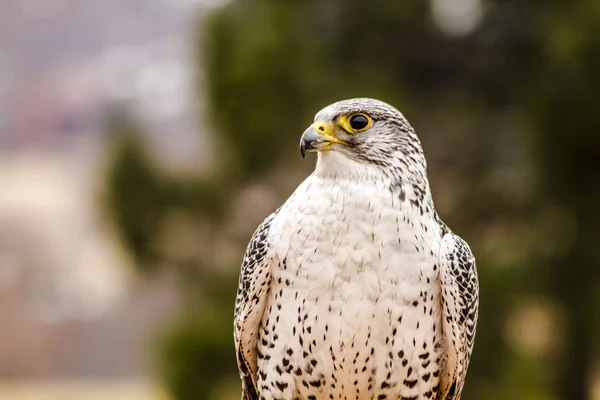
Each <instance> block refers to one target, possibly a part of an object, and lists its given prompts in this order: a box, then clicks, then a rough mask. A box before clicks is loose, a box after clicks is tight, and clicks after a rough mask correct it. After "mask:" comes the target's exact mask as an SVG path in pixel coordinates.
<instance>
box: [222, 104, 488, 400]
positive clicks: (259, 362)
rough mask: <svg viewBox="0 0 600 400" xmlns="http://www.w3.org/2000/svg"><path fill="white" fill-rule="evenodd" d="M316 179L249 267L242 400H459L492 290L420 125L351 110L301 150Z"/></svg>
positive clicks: (241, 320)
mask: <svg viewBox="0 0 600 400" xmlns="http://www.w3.org/2000/svg"><path fill="white" fill-rule="evenodd" d="M300 152H301V154H302V156H303V157H304V155H305V153H306V152H317V164H316V168H315V170H314V172H313V173H312V174H311V175H310V176H309V177H308V178H307V179H306V180H305V181H304V182H302V183H301V184H300V186H299V187H298V188H297V189H296V191H295V192H294V193H293V194H292V195H291V197H290V198H289V199H288V200H287V201H286V202H285V203H284V204H283V205H282V206H281V207H280V208H279V209H278V210H277V211H275V212H274V213H273V214H271V215H270V216H269V217H268V218H266V219H265V220H264V222H263V223H262V224H261V225H260V226H259V227H258V229H257V230H256V232H255V233H254V235H253V236H252V238H251V240H250V243H249V245H248V248H247V251H246V254H245V256H244V260H243V264H242V267H241V275H240V280H239V289H238V292H237V298H236V305H235V321H234V331H235V332H234V337H235V348H236V353H237V361H238V366H239V370H240V376H241V379H242V393H243V394H242V400H258V399H264V400H272V399H277V400H300V399H302V400H321V399H323V400H326V399H331V400H334V399H343V400H362V399H377V400H384V399H390V400H392V399H393V400H396V399H402V400H416V399H443V400H450V399H459V398H460V395H461V391H462V388H463V384H464V382H465V376H466V373H467V366H468V364H469V359H470V356H471V351H472V348H473V341H474V338H475V328H476V324H477V310H478V299H479V288H478V287H479V285H478V280H477V271H476V268H475V258H474V257H473V254H472V253H471V250H470V248H469V246H468V245H467V243H466V242H465V241H464V240H462V239H461V238H460V237H458V236H457V235H455V234H454V233H452V231H450V229H449V228H448V227H447V226H446V225H445V224H444V223H443V222H442V221H441V220H440V218H439V217H438V214H437V213H436V210H435V207H434V204H433V200H432V197H431V192H430V188H429V183H428V180H427V172H426V168H427V167H426V162H425V157H424V155H423V151H422V148H421V144H420V142H419V139H418V138H417V136H416V134H415V132H414V130H413V128H412V127H411V126H410V125H409V123H408V121H407V120H406V119H405V118H404V116H403V115H402V114H401V113H400V112H399V111H398V110H396V109H395V108H394V107H392V106H390V105H389V104H386V103H384V102H381V101H378V100H374V99H366V98H359V99H351V100H344V101H340V102H337V103H334V104H331V105H329V106H328V107H326V108H324V109H323V110H321V111H319V112H318V113H317V115H316V117H315V121H314V123H313V124H312V125H311V126H310V127H309V128H308V129H307V130H306V131H305V132H304V133H303V135H302V137H301V139H300Z"/></svg>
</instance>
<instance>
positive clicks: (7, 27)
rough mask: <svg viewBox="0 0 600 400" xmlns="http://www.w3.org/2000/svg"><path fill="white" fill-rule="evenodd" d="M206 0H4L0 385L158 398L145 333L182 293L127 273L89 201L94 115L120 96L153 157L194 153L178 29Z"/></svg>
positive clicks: (190, 23)
mask: <svg viewBox="0 0 600 400" xmlns="http://www.w3.org/2000/svg"><path fill="white" fill-rule="evenodd" d="M216 3H218V2H215V1H208V0H207V1H188V0H165V1H163V0H150V1H139V0H124V1H123V0H118V1H116V0H108V1H101V2H96V1H79V0H52V1H44V0H6V1H2V2H0V314H1V315H2V316H3V329H2V330H1V331H0V399H14V400H20V399H32V398H35V399H40V400H42V399H44V400H45V399H57V398H60V399H77V400H85V399H88V398H115V399H116V398H127V399H134V398H144V399H148V400H149V399H159V398H161V399H162V398H163V395H162V394H161V393H162V388H160V387H159V385H158V384H157V383H156V382H155V380H154V379H153V375H154V374H153V370H154V368H153V361H154V359H155V355H154V352H153V350H152V349H153V348H154V345H155V343H156V342H157V340H158V339H157V338H158V337H159V336H160V334H161V333H162V332H163V331H164V330H165V328H164V324H165V321H166V320H170V319H175V318H176V316H177V314H178V313H179V310H180V309H181V301H180V298H181V296H180V295H179V288H178V286H177V283H176V282H175V281H174V279H173V278H172V277H170V276H169V274H163V275H161V276H157V277H154V278H152V279H140V278H139V277H136V276H135V275H134V274H133V273H132V269H131V263H132V262H131V257H129V256H128V255H127V254H126V252H125V251H124V249H123V246H122V245H121V244H120V243H118V241H117V240H116V238H115V235H114V228H113V227H112V226H111V224H110V221H108V219H107V217H106V215H105V213H104V212H103V211H102V209H101V208H100V207H99V206H100V205H101V203H102V201H101V190H102V184H103V177H104V174H105V169H106V164H107V162H109V161H108V160H110V158H111V155H110V154H109V149H108V135H107V134H106V129H104V126H105V125H106V118H107V115H110V114H112V110H114V109H119V110H125V111H126V112H127V113H129V114H131V115H134V116H135V118H136V120H137V121H138V122H139V123H140V124H141V125H143V126H144V140H145V142H146V143H147V144H148V148H149V149H152V151H153V154H155V155H157V159H159V160H161V161H163V162H164V163H165V164H167V163H168V165H170V167H171V168H173V169H177V170H181V169H186V168H192V167H193V168H197V166H198V165H199V164H201V162H199V161H198V159H199V157H203V156H202V153H203V149H204V148H205V147H206V144H205V143H204V142H205V141H206V140H207V135H205V134H203V132H204V130H202V129H200V130H199V129H198V128H197V126H198V125H202V123H201V119H200V118H199V117H198V116H197V115H196V112H195V111H196V110H195V109H194V108H195V106H196V102H195V100H194V99H193V89H192V85H191V83H190V82H191V80H192V68H193V61H194V60H193V46H190V42H191V40H192V39H194V38H193V37H192V36H193V34H194V31H195V23H196V18H197V17H198V16H199V15H203V14H204V13H205V12H206V11H207V9H208V8H209V7H212V6H214V5H215V4H216ZM186 88H189V89H187V90H186ZM157 98H158V99H160V101H156V99H157ZM165 127H170V128H171V129H173V133H172V134H171V135H169V136H168V137H166V136H165V135H164V131H165ZM90 396H100V397H90Z"/></svg>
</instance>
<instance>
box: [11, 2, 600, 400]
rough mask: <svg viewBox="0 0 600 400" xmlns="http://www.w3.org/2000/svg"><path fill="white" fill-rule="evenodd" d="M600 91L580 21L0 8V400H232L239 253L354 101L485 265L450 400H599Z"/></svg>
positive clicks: (297, 11) (509, 7)
mask: <svg viewBox="0 0 600 400" xmlns="http://www.w3.org/2000/svg"><path fill="white" fill-rule="evenodd" d="M599 72H600V2H598V1H597V0H572V1H570V2H564V1H556V0H548V1H545V2H541V1H524V0H504V1H500V0H428V1H416V0H415V1H392V0H381V1H375V0H373V1H368V2H367V1H358V0H355V1H343V0H330V1H303V2H299V1H298V2H294V1H267V0H229V1H224V0H104V1H93V0H3V1H2V2H0V316H1V317H0V318H1V321H2V323H1V327H2V328H1V329H0V399H3V400H4V399H9V400H23V399H28V400H29V399H35V400H88V399H116V400H137V399H140V400H141V399H144V400H192V399H194V400H196V399H199V400H204V399H206V400H237V399H239V395H240V383H239V378H238V375H237V368H236V362H235V354H234V348H233V340H232V312H233V303H234V297H235V290H236V287H237V277H238V273H239V266H240V261H241V258H242V255H243V252H244V250H245V246H246V244H247V242H248V240H249V238H250V236H251V234H252V232H253V231H254V229H255V227H256V226H257V225H258V224H259V223H260V222H261V221H262V219H263V218H264V217H266V216H267V215H268V214H269V213H270V212H272V211H273V210H275V209H276V208H277V207H278V206H279V205H280V204H281V203H282V202H283V201H284V200H285V199H286V198H287V197H288V196H289V195H290V194H291V192H292V191H293V190H294V189H295V187H296V186H297V185H298V184H299V183H300V182H301V181H302V180H303V179H304V177H305V176H306V175H307V174H309V173H310V171H311V170H312V168H313V166H314V157H312V156H311V157H309V159H307V160H304V161H303V160H302V159H301V158H300V156H299V154H298V140H299V137H300V135H301V133H302V132H303V130H304V129H305V127H306V126H307V125H308V124H309V123H311V122H312V117H313V115H314V113H315V112H316V111H318V110H319V109H320V108H322V107H323V106H325V105H327V104H328V103H330V102H333V101H335V100H339V99H342V98H347V97H356V96H371V97H377V98H380V99H382V100H385V101H388V102H390V103H392V104H393V105H395V106H397V107H398V108H399V109H400V110H401V111H402V112H403V113H404V115H405V116H406V117H407V118H408V119H409V121H411V123H412V125H413V126H414V127H415V129H416V131H417V133H418V134H419V136H420V137H421V140H422V142H423V146H424V149H425V153H426V155H427V157H428V164H429V178H430V181H431V186H432V191H433V195H434V199H435V202H436V205H437V208H438V211H439V213H440V215H441V216H442V218H443V219H444V220H445V221H446V222H447V223H448V224H449V225H450V226H451V227H452V228H453V230H454V231H455V232H456V233H458V234H459V235H461V236H462V237H463V238H465V239H466V240H467V241H468V242H469V243H470V245H471V248H472V249H473V252H474V253H475V255H476V257H477V260H478V268H479V274H480V281H481V310H480V321H479V329H478V336H477V340H476V344H475V351H474V357H473V360H472V364H471V367H470V372H469V375H468V379H467V384H466V388H465V392H464V395H463V399H466V400H468V399H491V400H494V399H497V400H501V399H517V400H519V399H524V400H525V399H573V400H581V399H596V400H598V399H600V252H598V249H599V248H600V229H599V224H600V101H599V100H598V93H600V74H599Z"/></svg>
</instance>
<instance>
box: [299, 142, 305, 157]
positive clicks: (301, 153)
mask: <svg viewBox="0 0 600 400" xmlns="http://www.w3.org/2000/svg"><path fill="white" fill-rule="evenodd" d="M300 155H301V156H302V158H304V156H305V155H306V144H305V143H304V140H301V141H300Z"/></svg>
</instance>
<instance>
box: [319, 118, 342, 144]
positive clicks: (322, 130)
mask: <svg viewBox="0 0 600 400" xmlns="http://www.w3.org/2000/svg"><path fill="white" fill-rule="evenodd" d="M312 127H313V129H314V130H315V131H316V132H317V133H318V134H319V135H321V136H323V137H324V138H325V139H326V140H327V142H328V143H327V145H329V144H331V143H337V144H346V142H344V141H343V140H340V139H338V138H337V137H335V135H334V133H335V129H334V127H333V125H332V124H331V123H329V122H325V121H317V122H315V123H314V124H312Z"/></svg>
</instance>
